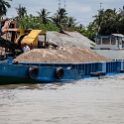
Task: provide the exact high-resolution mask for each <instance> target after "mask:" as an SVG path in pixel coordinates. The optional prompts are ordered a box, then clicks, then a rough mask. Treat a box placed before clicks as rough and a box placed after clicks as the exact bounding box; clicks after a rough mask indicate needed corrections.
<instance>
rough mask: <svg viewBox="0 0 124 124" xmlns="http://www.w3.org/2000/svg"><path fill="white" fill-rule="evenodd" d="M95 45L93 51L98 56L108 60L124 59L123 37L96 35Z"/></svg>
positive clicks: (117, 35)
mask: <svg viewBox="0 0 124 124" xmlns="http://www.w3.org/2000/svg"><path fill="white" fill-rule="evenodd" d="M95 43H96V46H95V47H94V48H93V50H94V51H95V52H97V53H98V54H100V55H102V56H105V57H107V58H110V59H119V60H120V59H122V60H123V59H124V35H122V34H111V35H97V36H96V37H95Z"/></svg>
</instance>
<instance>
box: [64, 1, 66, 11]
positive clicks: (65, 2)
mask: <svg viewBox="0 0 124 124" xmlns="http://www.w3.org/2000/svg"><path fill="white" fill-rule="evenodd" d="M64 8H65V10H66V0H64Z"/></svg>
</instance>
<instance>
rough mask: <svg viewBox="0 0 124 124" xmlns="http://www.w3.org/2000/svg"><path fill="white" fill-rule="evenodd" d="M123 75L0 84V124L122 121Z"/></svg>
mask: <svg viewBox="0 0 124 124" xmlns="http://www.w3.org/2000/svg"><path fill="white" fill-rule="evenodd" d="M123 116H124V75H116V76H111V77H106V78H103V79H97V78H96V79H95V78H94V79H85V80H80V81H77V82H73V83H54V84H18V85H5V86H0V124H123V123H124V117H123Z"/></svg>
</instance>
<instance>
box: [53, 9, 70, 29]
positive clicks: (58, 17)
mask: <svg viewBox="0 0 124 124" xmlns="http://www.w3.org/2000/svg"><path fill="white" fill-rule="evenodd" d="M51 19H52V21H53V23H55V24H56V26H57V27H58V28H59V29H60V30H63V28H65V26H66V23H67V20H68V17H67V13H66V10H65V9H64V8H59V10H57V13H55V14H54V16H53V17H51Z"/></svg>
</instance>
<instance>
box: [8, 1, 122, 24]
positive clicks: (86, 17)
mask: <svg viewBox="0 0 124 124" xmlns="http://www.w3.org/2000/svg"><path fill="white" fill-rule="evenodd" d="M59 3H61V6H60V7H61V8H64V5H66V10H67V13H68V16H71V17H75V18H76V19H77V22H79V23H81V24H83V25H84V26H87V25H88V24H89V23H90V22H92V21H93V16H94V15H96V14H97V13H98V10H99V9H100V3H102V4H101V8H104V9H108V8H111V9H114V8H116V9H117V10H119V8H122V7H123V6H124V1H123V0H44V1H43V0H13V2H10V4H11V8H10V9H8V12H7V17H9V18H12V17H14V16H16V15H17V12H16V9H15V8H18V7H19V4H21V6H23V7H26V9H27V12H28V14H33V15H38V14H37V12H36V11H40V9H42V8H45V9H47V11H48V12H51V15H54V14H55V13H56V10H57V9H58V7H59V5H58V4H59ZM65 3H66V4H65Z"/></svg>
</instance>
